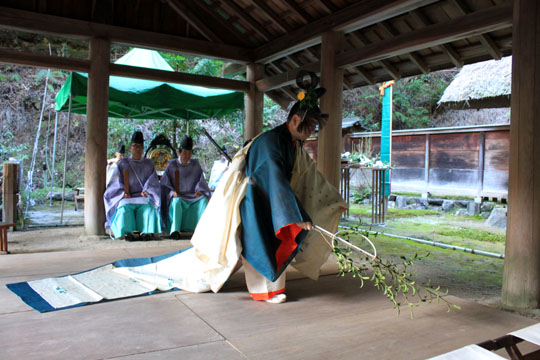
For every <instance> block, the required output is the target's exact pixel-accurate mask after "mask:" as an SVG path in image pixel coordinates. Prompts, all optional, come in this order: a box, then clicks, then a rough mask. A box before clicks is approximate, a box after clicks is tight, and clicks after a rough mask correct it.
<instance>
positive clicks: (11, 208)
mask: <svg viewBox="0 0 540 360" xmlns="http://www.w3.org/2000/svg"><path fill="white" fill-rule="evenodd" d="M18 193H19V164H18V163H15V162H5V163H4V180H3V182H2V194H3V199H4V200H3V201H4V202H3V203H2V222H3V223H6V224H15V226H14V227H13V230H15V229H16V228H17V201H18V199H17V194H18Z"/></svg>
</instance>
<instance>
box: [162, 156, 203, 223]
mask: <svg viewBox="0 0 540 360" xmlns="http://www.w3.org/2000/svg"><path fill="white" fill-rule="evenodd" d="M177 170H178V171H179V172H180V193H179V194H178V195H179V196H180V198H182V199H184V200H185V201H188V202H192V201H195V200H197V199H198V198H196V197H195V193H196V192H200V193H201V194H203V195H204V196H206V197H207V198H209V197H210V194H211V191H210V188H209V187H208V184H207V183H206V180H205V178H204V173H203V170H202V168H201V165H200V164H199V160H197V159H190V160H189V162H188V163H187V164H181V163H180V159H179V158H178V159H172V160H169V164H168V165H167V168H166V169H165V172H164V173H163V176H162V177H161V191H162V198H161V200H162V203H163V206H162V207H161V216H162V218H163V221H164V223H165V224H167V220H168V216H169V205H170V204H171V199H172V195H173V192H174V191H175V190H174V176H175V175H174V174H175V172H176V171H177Z"/></svg>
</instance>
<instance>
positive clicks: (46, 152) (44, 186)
mask: <svg viewBox="0 0 540 360" xmlns="http://www.w3.org/2000/svg"><path fill="white" fill-rule="evenodd" d="M50 131H51V112H50V111H49V121H48V122H47V133H46V135H45V167H46V169H44V170H43V188H44V189H45V188H46V187H47V181H48V180H49V156H50V154H51V152H50V151H49V133H50ZM51 195H52V194H51Z"/></svg>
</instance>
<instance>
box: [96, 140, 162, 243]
mask: <svg viewBox="0 0 540 360" xmlns="http://www.w3.org/2000/svg"><path fill="white" fill-rule="evenodd" d="M129 151H130V152H131V156H130V157H127V158H123V159H121V160H120V161H119V162H118V165H117V167H116V169H115V170H114V172H113V174H112V176H111V179H110V181H109V183H108V185H107V189H106V190H105V194H104V200H105V212H106V216H107V221H106V223H105V228H106V229H107V230H108V231H109V233H110V234H111V235H112V236H114V237H115V238H121V237H122V236H124V235H125V238H126V240H128V241H131V240H134V239H135V238H136V236H134V233H135V234H137V233H144V234H154V233H161V217H160V214H159V207H160V204H161V201H160V185H159V179H158V177H157V174H156V170H155V168H154V163H153V161H152V160H151V159H147V158H143V151H144V137H143V134H142V132H140V131H136V132H134V133H133V136H132V138H131V144H130V146H129Z"/></svg>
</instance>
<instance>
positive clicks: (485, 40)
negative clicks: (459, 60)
mask: <svg viewBox="0 0 540 360" xmlns="http://www.w3.org/2000/svg"><path fill="white" fill-rule="evenodd" d="M452 3H453V4H454V6H455V7H456V8H457V9H458V11H459V12H460V14H461V15H466V14H468V13H470V9H469V8H468V7H467V5H466V4H465V3H464V2H463V1H462V0H452ZM479 40H480V42H481V43H482V45H484V47H485V48H486V49H487V51H488V52H489V53H490V54H491V56H492V57H493V58H494V59H495V60H501V58H502V53H501V51H500V50H499V48H498V47H497V45H496V44H495V42H494V41H493V39H492V38H491V36H489V35H488V34H481V35H480V36H479Z"/></svg>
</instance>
